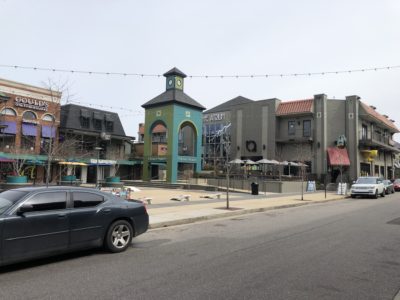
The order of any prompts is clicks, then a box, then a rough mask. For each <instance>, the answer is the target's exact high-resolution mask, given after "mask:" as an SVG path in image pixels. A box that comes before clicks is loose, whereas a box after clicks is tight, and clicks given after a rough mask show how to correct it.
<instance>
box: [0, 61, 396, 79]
mask: <svg viewBox="0 0 400 300" xmlns="http://www.w3.org/2000/svg"><path fill="white" fill-rule="evenodd" d="M0 68H13V69H22V70H34V71H51V72H59V73H72V74H85V75H105V76H124V77H126V76H132V77H141V78H143V77H158V78H160V77H161V76H162V75H161V74H150V73H149V74H145V73H126V72H124V73H122V72H101V71H84V70H68V69H57V68H43V67H28V66H17V65H4V64H0ZM399 68H400V65H394V66H386V67H371V68H362V69H351V70H336V71H322V72H304V73H272V74H249V75H239V74H238V75H193V74H192V75H188V77H189V78H206V79H208V78H220V79H223V78H269V77H281V78H283V77H299V76H322V75H326V74H334V75H338V74H345V73H347V74H352V73H361V72H369V71H380V70H393V69H399Z"/></svg>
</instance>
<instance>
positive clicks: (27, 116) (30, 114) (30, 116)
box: [22, 110, 36, 120]
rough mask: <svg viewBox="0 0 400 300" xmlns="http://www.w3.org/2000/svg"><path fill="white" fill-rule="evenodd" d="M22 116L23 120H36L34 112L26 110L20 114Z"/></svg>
mask: <svg viewBox="0 0 400 300" xmlns="http://www.w3.org/2000/svg"><path fill="white" fill-rule="evenodd" d="M22 118H23V119H24V120H36V115H35V113H34V112H32V111H29V110H28V111H26V112H24V114H23V115H22Z"/></svg>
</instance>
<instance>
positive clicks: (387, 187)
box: [383, 180, 394, 194]
mask: <svg viewBox="0 0 400 300" xmlns="http://www.w3.org/2000/svg"><path fill="white" fill-rule="evenodd" d="M383 185H384V186H385V193H386V194H393V193H394V186H393V183H392V182H391V181H390V180H384V181H383Z"/></svg>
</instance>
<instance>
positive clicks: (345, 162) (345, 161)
mask: <svg viewBox="0 0 400 300" xmlns="http://www.w3.org/2000/svg"><path fill="white" fill-rule="evenodd" d="M327 151H328V162H329V165H331V166H350V159H349V155H348V153H347V149H346V148H342V149H341V148H336V147H328V149H327Z"/></svg>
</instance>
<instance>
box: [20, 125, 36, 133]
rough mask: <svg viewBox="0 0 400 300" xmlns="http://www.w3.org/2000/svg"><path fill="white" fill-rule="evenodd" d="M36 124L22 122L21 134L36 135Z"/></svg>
mask: <svg viewBox="0 0 400 300" xmlns="http://www.w3.org/2000/svg"><path fill="white" fill-rule="evenodd" d="M36 131H37V130H36V124H27V123H22V134H23V135H25V136H36V134H37V132H36Z"/></svg>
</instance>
